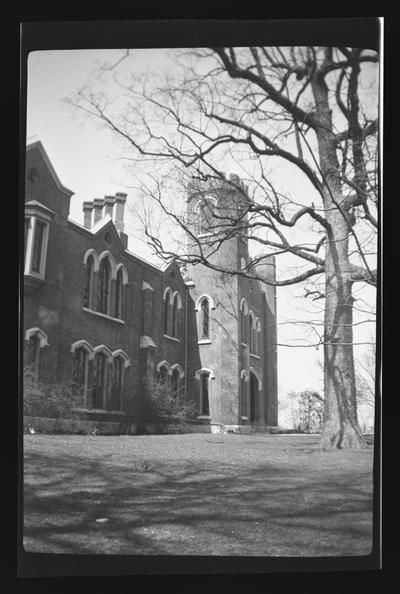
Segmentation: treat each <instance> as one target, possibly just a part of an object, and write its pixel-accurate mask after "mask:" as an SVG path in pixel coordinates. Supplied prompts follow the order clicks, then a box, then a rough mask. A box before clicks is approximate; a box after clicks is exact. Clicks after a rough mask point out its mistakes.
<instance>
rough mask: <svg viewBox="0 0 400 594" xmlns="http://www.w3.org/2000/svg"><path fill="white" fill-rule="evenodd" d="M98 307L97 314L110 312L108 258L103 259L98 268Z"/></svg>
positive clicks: (109, 268)
mask: <svg viewBox="0 0 400 594" xmlns="http://www.w3.org/2000/svg"><path fill="white" fill-rule="evenodd" d="M98 280H99V282H98V305H97V309H98V311H99V312H101V313H104V314H108V313H109V310H110V288H111V287H110V285H111V266H110V262H109V260H108V258H103V259H102V261H101V262H100V267H99V279H98Z"/></svg>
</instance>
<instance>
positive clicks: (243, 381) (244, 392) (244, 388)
mask: <svg viewBox="0 0 400 594" xmlns="http://www.w3.org/2000/svg"><path fill="white" fill-rule="evenodd" d="M241 388H242V389H241V393H242V411H241V414H242V417H247V382H246V378H245V377H244V376H242V379H241Z"/></svg>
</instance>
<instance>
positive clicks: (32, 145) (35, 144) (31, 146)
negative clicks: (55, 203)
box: [26, 137, 75, 197]
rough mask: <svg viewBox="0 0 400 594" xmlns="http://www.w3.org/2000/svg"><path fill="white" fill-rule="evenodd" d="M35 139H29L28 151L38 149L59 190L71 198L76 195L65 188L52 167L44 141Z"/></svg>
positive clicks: (27, 143) (27, 142)
mask: <svg viewBox="0 0 400 594" xmlns="http://www.w3.org/2000/svg"><path fill="white" fill-rule="evenodd" d="M34 138H35V137H30V138H28V139H27V141H26V150H27V151H29V150H31V149H34V148H38V149H39V150H40V152H41V154H42V157H43V159H44V160H45V162H46V165H47V167H48V168H49V170H50V173H51V175H52V176H53V179H54V181H55V182H56V184H57V187H58V189H59V190H60V191H61V192H63V193H64V194H66V195H67V196H69V197H71V196H73V195H74V194H75V192H73V191H72V190H70V189H69V188H67V187H66V186H64V185H63V184H62V183H61V181H60V178H59V177H58V175H57V173H56V171H55V169H54V167H53V165H52V162H51V161H50V158H49V155H48V154H47V153H46V150H45V148H44V146H43V144H42V141H41V140H39V139H34Z"/></svg>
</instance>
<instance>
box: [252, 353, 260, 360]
mask: <svg viewBox="0 0 400 594" xmlns="http://www.w3.org/2000/svg"><path fill="white" fill-rule="evenodd" d="M250 357H254V359H261V357H260V355H255V354H254V353H250Z"/></svg>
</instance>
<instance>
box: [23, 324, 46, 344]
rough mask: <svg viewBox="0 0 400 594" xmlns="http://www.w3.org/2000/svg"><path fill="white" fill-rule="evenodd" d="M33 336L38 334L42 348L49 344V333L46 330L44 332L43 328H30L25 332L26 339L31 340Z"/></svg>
mask: <svg viewBox="0 0 400 594" xmlns="http://www.w3.org/2000/svg"><path fill="white" fill-rule="evenodd" d="M33 336H37V337H38V339H39V346H40V348H43V347H45V346H49V343H48V340H47V334H46V333H45V332H43V330H41V329H40V328H37V327H36V328H29V329H28V330H27V331H26V332H25V340H26V341H28V342H29V340H30V339H31V338H32V337H33Z"/></svg>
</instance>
